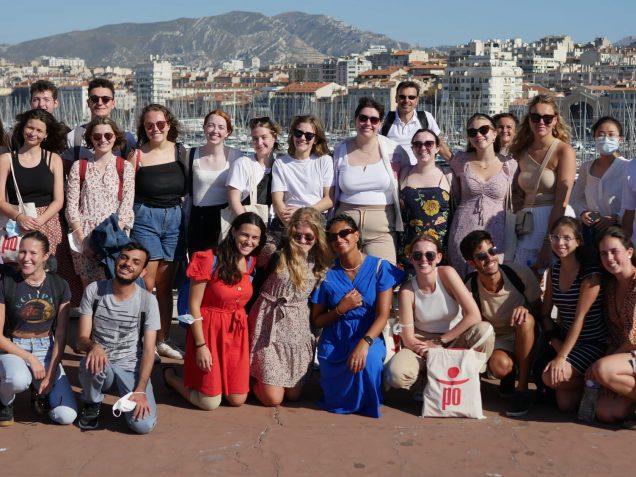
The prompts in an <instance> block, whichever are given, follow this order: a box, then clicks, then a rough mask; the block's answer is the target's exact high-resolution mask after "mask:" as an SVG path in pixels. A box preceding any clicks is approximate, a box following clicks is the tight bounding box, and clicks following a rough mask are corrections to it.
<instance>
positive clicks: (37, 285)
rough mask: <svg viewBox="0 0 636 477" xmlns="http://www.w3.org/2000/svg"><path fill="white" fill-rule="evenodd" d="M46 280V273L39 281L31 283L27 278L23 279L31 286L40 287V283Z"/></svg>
mask: <svg viewBox="0 0 636 477" xmlns="http://www.w3.org/2000/svg"><path fill="white" fill-rule="evenodd" d="M45 280H46V273H44V278H43V279H42V280H40V282H39V283H31V282H30V281H29V280H27V279H26V278H25V279H24V281H25V282H26V284H27V285H29V286H31V287H33V288H40V287H41V286H42V285H44V281H45Z"/></svg>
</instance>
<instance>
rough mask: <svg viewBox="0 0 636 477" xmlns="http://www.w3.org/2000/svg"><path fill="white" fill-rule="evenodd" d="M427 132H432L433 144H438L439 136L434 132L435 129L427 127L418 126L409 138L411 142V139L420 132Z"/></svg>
mask: <svg viewBox="0 0 636 477" xmlns="http://www.w3.org/2000/svg"><path fill="white" fill-rule="evenodd" d="M424 132H425V133H429V134H432V135H433V137H434V138H435V145H436V146H439V136H438V135H437V134H435V131H431V130H430V129H429V128H420V129H418V130H417V131H415V134H413V137H412V138H411V142H413V139H415V136H417V135H418V134H420V133H424Z"/></svg>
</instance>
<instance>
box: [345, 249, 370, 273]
mask: <svg viewBox="0 0 636 477" xmlns="http://www.w3.org/2000/svg"><path fill="white" fill-rule="evenodd" d="M358 253H359V254H360V263H359V264H358V265H357V266H355V267H353V268H345V267H343V266H342V262H340V266H341V267H342V269H343V270H345V271H347V272H355V271H356V270H357V269H358V268H360V266H361V265H362V264H363V263H364V258H362V252H361V251H360V250H358Z"/></svg>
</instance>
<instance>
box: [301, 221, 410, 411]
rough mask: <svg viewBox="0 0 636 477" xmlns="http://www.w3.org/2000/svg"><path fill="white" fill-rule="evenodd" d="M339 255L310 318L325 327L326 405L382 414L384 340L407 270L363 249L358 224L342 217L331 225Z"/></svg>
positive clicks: (317, 294) (320, 347) (329, 229)
mask: <svg viewBox="0 0 636 477" xmlns="http://www.w3.org/2000/svg"><path fill="white" fill-rule="evenodd" d="M327 240H328V241H329V242H330V245H331V250H332V251H333V252H334V253H335V254H336V256H337V259H336V262H335V264H334V265H333V267H332V268H331V269H330V270H329V271H328V272H327V275H326V277H325V279H324V281H323V282H322V283H321V284H320V285H319V286H318V288H317V289H316V290H315V291H314V293H313V294H312V296H311V301H312V303H313V306H312V310H311V321H312V323H313V325H314V326H316V327H318V328H322V334H321V336H320V341H319V343H318V361H319V363H320V386H321V387H322V391H323V394H324V396H323V398H322V400H321V402H320V403H321V405H322V407H323V408H324V409H326V410H327V411H330V412H335V413H338V414H349V413H358V414H362V415H363V416H369V417H380V406H381V405H382V364H383V362H384V357H385V355H386V345H385V343H384V339H383V338H382V330H383V329H384V327H385V325H386V323H387V320H388V318H389V312H390V310H391V299H392V294H393V288H395V287H396V286H397V285H399V284H400V282H401V281H402V280H403V278H404V273H403V272H402V271H401V270H399V269H397V268H396V267H395V266H393V265H391V264H390V263H389V262H388V261H386V260H382V259H381V258H378V257H372V256H370V255H365V254H363V253H362V252H361V251H360V248H359V242H360V231H359V229H358V224H356V222H355V220H353V219H352V218H351V217H349V216H348V215H337V216H336V217H334V218H333V219H331V220H330V221H329V223H328V224H327Z"/></svg>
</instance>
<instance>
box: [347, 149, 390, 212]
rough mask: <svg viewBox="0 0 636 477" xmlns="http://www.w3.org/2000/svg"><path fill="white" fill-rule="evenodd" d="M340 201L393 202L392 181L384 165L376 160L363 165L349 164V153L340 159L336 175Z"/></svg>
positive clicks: (363, 202) (360, 202)
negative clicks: (342, 159) (343, 158)
mask: <svg viewBox="0 0 636 477" xmlns="http://www.w3.org/2000/svg"><path fill="white" fill-rule="evenodd" d="M338 186H339V187H340V202H344V203H346V204H356V205H390V204H393V182H391V177H390V176H389V175H388V174H387V173H386V167H385V165H384V163H383V162H382V159H380V160H379V161H378V162H375V163H373V164H368V165H367V166H366V167H363V166H352V165H350V164H349V155H348V154H347V155H346V156H345V160H344V161H342V163H341V166H340V171H339V175H338Z"/></svg>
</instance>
